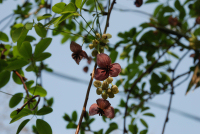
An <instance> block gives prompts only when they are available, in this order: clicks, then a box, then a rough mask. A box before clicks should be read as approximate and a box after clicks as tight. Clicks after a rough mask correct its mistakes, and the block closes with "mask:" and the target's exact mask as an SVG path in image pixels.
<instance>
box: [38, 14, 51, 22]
mask: <svg viewBox="0 0 200 134" xmlns="http://www.w3.org/2000/svg"><path fill="white" fill-rule="evenodd" d="M51 16H52V15H51V14H44V15H42V16H38V17H37V20H38V21H40V20H43V19H47V18H49V17H51Z"/></svg>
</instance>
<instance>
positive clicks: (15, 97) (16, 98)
mask: <svg viewBox="0 0 200 134" xmlns="http://www.w3.org/2000/svg"><path fill="white" fill-rule="evenodd" d="M22 98H23V93H16V94H15V95H13V96H12V98H11V99H10V102H9V107H10V108H13V107H15V106H17V105H18V104H19V103H20V102H21V100H22Z"/></svg>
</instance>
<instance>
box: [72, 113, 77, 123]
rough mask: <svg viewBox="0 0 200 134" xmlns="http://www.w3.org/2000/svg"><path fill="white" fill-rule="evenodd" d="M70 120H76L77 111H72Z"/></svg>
mask: <svg viewBox="0 0 200 134" xmlns="http://www.w3.org/2000/svg"><path fill="white" fill-rule="evenodd" d="M72 120H73V121H75V122H76V120H77V112H76V111H74V112H73V113H72Z"/></svg>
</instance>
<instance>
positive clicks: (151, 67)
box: [123, 45, 173, 134]
mask: <svg viewBox="0 0 200 134" xmlns="http://www.w3.org/2000/svg"><path fill="white" fill-rule="evenodd" d="M172 46H173V45H171V46H169V47H168V48H167V49H166V51H165V52H163V54H162V55H160V56H159V57H158V59H157V60H156V61H154V62H153V63H152V64H151V66H150V67H149V68H148V69H146V71H145V72H144V73H142V74H141V75H140V77H138V78H137V79H136V80H135V82H134V83H133V84H132V86H131V89H130V90H129V93H128V95H127V98H126V107H125V112H124V132H123V133H124V134H125V133H127V130H126V115H127V109H128V100H129V98H130V94H131V91H132V90H133V89H134V87H135V86H136V85H137V83H138V82H139V81H140V80H141V79H142V78H143V77H144V76H145V75H146V74H147V73H150V72H151V71H152V70H153V67H154V66H155V65H156V63H157V62H158V60H159V59H160V58H161V57H162V56H163V55H164V54H165V53H166V52H167V51H168V50H169V49H170V48H171V47H172Z"/></svg>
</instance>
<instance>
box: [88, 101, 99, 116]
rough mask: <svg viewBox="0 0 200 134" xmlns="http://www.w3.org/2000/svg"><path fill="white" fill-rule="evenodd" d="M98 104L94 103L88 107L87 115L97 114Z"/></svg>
mask: <svg viewBox="0 0 200 134" xmlns="http://www.w3.org/2000/svg"><path fill="white" fill-rule="evenodd" d="M97 111H98V105H97V104H96V103H94V104H92V105H91V106H90V109H89V116H92V115H95V114H97Z"/></svg>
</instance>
